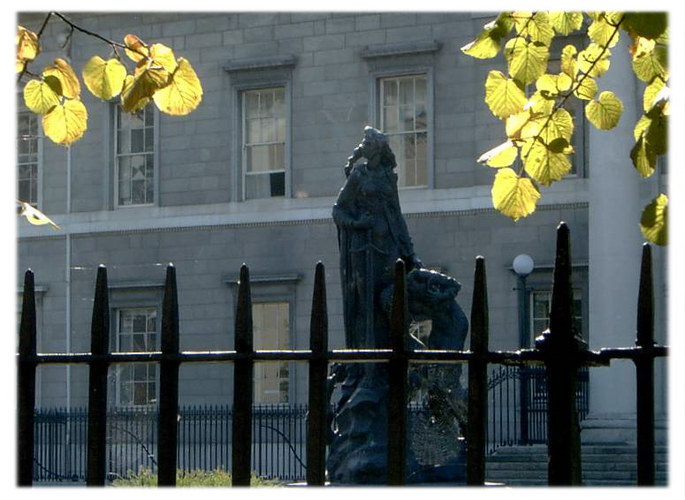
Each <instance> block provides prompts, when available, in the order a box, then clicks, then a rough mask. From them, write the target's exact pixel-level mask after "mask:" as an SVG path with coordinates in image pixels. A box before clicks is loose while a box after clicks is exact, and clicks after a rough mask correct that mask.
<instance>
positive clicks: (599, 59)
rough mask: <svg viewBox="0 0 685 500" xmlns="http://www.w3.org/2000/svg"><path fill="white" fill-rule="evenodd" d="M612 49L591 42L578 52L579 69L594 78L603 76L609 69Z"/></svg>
mask: <svg viewBox="0 0 685 500" xmlns="http://www.w3.org/2000/svg"><path fill="white" fill-rule="evenodd" d="M610 57H611V51H610V50H609V49H604V48H603V47H602V46H600V45H597V44H596V43H591V44H590V45H588V46H587V47H586V48H585V50H582V51H580V53H579V54H578V71H579V72H580V73H583V74H584V75H585V74H586V75H589V76H591V77H593V78H597V77H598V76H602V75H603V74H604V73H606V72H607V71H608V70H609V65H610V61H609V58H610Z"/></svg>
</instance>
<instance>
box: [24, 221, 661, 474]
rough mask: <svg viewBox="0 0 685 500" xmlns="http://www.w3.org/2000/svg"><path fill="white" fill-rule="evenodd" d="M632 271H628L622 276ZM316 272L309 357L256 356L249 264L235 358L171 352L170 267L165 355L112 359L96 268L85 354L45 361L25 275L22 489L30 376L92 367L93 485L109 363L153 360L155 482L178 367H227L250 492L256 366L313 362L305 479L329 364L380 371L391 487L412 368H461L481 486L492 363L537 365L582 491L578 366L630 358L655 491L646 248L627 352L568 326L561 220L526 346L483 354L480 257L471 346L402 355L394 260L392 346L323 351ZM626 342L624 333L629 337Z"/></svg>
mask: <svg viewBox="0 0 685 500" xmlns="http://www.w3.org/2000/svg"><path fill="white" fill-rule="evenodd" d="M626 272H629V270H626ZM324 276H325V274H324V266H323V264H321V263H319V264H317V266H316V275H315V279H314V294H313V299H312V316H311V336H310V349H308V350H290V351H286V350H280V351H267V350H255V349H254V344H253V333H252V318H251V310H252V301H251V296H250V279H249V270H248V268H247V266H245V265H243V267H242V268H241V272H240V286H239V289H238V307H237V311H236V322H235V335H234V337H235V350H233V351H192V352H181V351H180V349H179V319H178V292H177V287H176V271H175V268H174V267H173V266H172V265H170V266H169V267H168V268H167V277H166V284H165V291H164V300H163V306H162V326H161V330H162V335H161V338H162V342H161V343H162V345H161V351H158V352H146V353H140V352H138V353H130V352H129V353H111V352H109V349H108V347H109V327H110V321H109V304H108V286H107V270H106V268H105V267H104V266H101V267H100V268H99V269H98V275H97V280H96V286H95V298H94V301H93V320H92V328H91V350H90V352H88V353H53V354H43V353H40V354H39V353H37V351H36V310H35V290H34V277H33V273H32V272H31V271H30V270H29V271H27V272H26V273H25V279H24V294H23V304H22V315H21V325H20V332H19V333H20V335H19V353H18V367H17V368H18V374H17V375H18V376H17V384H18V387H17V399H18V401H17V422H18V429H17V464H18V466H17V472H18V477H17V478H18V484H19V485H20V486H30V485H31V484H32V482H33V466H34V457H33V449H34V443H35V435H34V412H35V382H36V369H37V367H38V366H39V365H46V364H86V365H88V366H89V392H88V430H87V443H88V457H87V473H86V483H87V484H88V485H90V486H101V485H104V484H105V482H106V470H107V465H106V464H107V457H106V450H107V373H108V370H109V367H110V365H111V364H114V363H135V362H147V363H150V362H152V363H159V365H160V390H159V419H158V434H157V435H158V438H157V448H158V450H157V457H158V484H159V485H160V486H174V485H176V471H177V466H178V461H177V451H178V425H177V418H178V401H179V394H178V374H179V368H180V365H181V363H202V362H212V363H217V362H232V363H233V366H234V370H233V373H234V379H233V419H232V425H231V436H232V443H233V445H232V447H231V464H232V467H231V475H232V484H233V485H234V486H249V485H250V478H251V472H252V469H251V467H252V455H253V449H252V427H253V418H254V415H253V406H252V388H253V387H252V386H253V368H254V363H255V362H258V361H300V362H305V363H307V364H308V366H309V401H308V406H309V419H308V422H307V440H306V442H307V462H306V463H307V483H308V484H310V485H323V484H324V483H325V477H326V474H325V471H326V466H325V458H326V437H327V421H326V420H327V415H326V414H327V408H328V398H327V388H326V376H327V373H328V365H329V363H333V362H354V363H363V362H382V363H388V375H389V377H388V385H389V401H388V413H389V414H390V415H392V416H393V418H390V419H389V421H388V436H391V437H392V438H394V439H388V459H387V472H388V473H387V483H388V484H389V485H403V484H405V483H406V471H407V467H406V465H407V440H406V439H396V437H397V436H406V435H407V431H408V420H407V406H408V389H407V382H408V369H409V364H410V362H412V363H440V362H442V363H468V380H469V383H468V387H469V388H468V423H467V429H466V449H467V453H466V455H467V466H466V484H467V485H472V486H475V485H484V484H485V452H486V423H487V415H488V400H487V392H488V388H487V368H488V364H493V363H494V364H506V365H518V366H528V365H531V366H543V365H544V366H545V370H546V376H547V388H548V395H549V398H548V406H547V412H548V419H547V433H548V445H547V446H548V454H549V460H548V483H549V484H550V485H574V484H581V474H580V473H581V468H580V467H581V462H580V460H581V459H580V427H579V425H578V414H577V411H576V397H577V395H576V378H577V372H578V369H579V368H580V367H583V366H587V367H601V366H608V365H609V364H610V363H611V360H613V359H630V360H632V361H633V362H634V363H635V366H636V376H637V451H638V453H637V454H638V470H637V483H638V484H639V485H646V484H651V485H653V484H654V475H655V470H654V360H655V358H657V357H661V356H666V355H667V351H668V348H667V347H665V346H659V345H656V344H655V342H654V295H653V289H652V264H651V248H650V247H649V245H645V246H644V247H643V254H642V267H641V271H640V290H639V299H638V307H637V341H636V344H637V345H636V346H635V347H618V348H605V349H600V350H599V351H590V350H588V349H587V346H586V345H585V344H584V343H583V342H582V340H581V339H579V338H578V337H576V335H575V333H574V329H573V314H572V308H573V293H572V287H571V256H570V235H569V230H568V227H567V226H566V225H565V224H564V223H561V224H560V225H559V228H558V230H557V251H556V257H555V266H554V286H553V291H552V307H551V312H550V323H549V324H550V326H549V329H548V330H547V331H545V332H544V333H543V334H542V335H541V336H540V337H538V338H537V339H536V342H535V347H534V348H532V349H521V350H518V351H490V349H489V320H488V314H489V312H488V300H487V280H486V276H485V259H484V258H483V257H477V258H476V266H475V273H474V287H473V290H474V291H473V299H472V302H471V304H472V307H471V338H470V350H468V351H453V350H441V351H437V350H435V351H434V350H421V351H415V350H410V349H409V348H408V347H407V337H408V332H409V313H408V306H407V290H406V271H405V266H404V262H403V261H402V260H398V262H397V264H396V268H395V283H394V296H393V301H392V308H391V313H390V320H391V325H390V339H391V341H390V346H389V347H388V348H387V349H359V350H329V349H328V315H327V312H326V288H325V278H324ZM626 335H630V337H632V335H633V333H632V332H626Z"/></svg>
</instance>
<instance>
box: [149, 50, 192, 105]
mask: <svg viewBox="0 0 685 500" xmlns="http://www.w3.org/2000/svg"><path fill="white" fill-rule="evenodd" d="M153 99H154V101H155V104H156V105H157V107H158V108H159V109H160V111H163V112H164V113H168V114H170V115H187V114H188V113H190V112H192V111H193V110H195V108H197V106H198V105H199V104H200V101H201V100H202V85H201V83H200V79H199V78H198V77H197V74H196V73H195V70H193V67H192V66H191V65H190V63H189V62H188V61H186V60H185V59H184V58H182V57H180V58H179V59H178V68H176V71H174V73H173V74H172V75H171V81H170V83H169V84H168V85H167V86H166V87H163V88H161V89H160V90H158V91H157V92H155V94H154V95H153Z"/></svg>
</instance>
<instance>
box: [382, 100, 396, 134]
mask: <svg viewBox="0 0 685 500" xmlns="http://www.w3.org/2000/svg"><path fill="white" fill-rule="evenodd" d="M382 128H383V131H384V132H385V133H389V132H397V130H398V128H399V126H398V122H397V108H396V107H394V106H392V107H385V108H383V124H382Z"/></svg>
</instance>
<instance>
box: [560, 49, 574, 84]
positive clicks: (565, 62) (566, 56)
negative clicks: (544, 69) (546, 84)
mask: <svg viewBox="0 0 685 500" xmlns="http://www.w3.org/2000/svg"><path fill="white" fill-rule="evenodd" d="M577 54H578V49H576V47H575V46H574V45H571V44H569V45H566V46H565V47H564V48H563V49H562V51H561V71H562V72H564V73H566V74H567V75H568V76H570V77H571V78H575V76H576V70H577V66H578V62H577V61H576V55H577Z"/></svg>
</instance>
